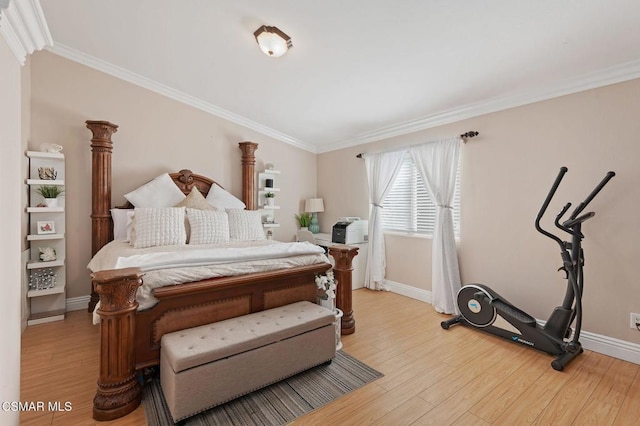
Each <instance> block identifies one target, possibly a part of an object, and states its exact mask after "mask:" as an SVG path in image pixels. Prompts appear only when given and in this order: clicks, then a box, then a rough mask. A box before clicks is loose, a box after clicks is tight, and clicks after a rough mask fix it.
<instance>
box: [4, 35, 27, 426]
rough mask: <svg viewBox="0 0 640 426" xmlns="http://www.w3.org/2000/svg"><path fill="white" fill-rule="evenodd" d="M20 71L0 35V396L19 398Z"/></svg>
mask: <svg viewBox="0 0 640 426" xmlns="http://www.w3.org/2000/svg"><path fill="white" fill-rule="evenodd" d="M20 74H21V71H20V64H19V63H18V61H17V59H16V57H15V56H14V55H13V53H12V52H11V51H10V50H9V47H8V46H7V44H6V42H5V40H4V38H2V37H0V76H1V77H0V94H1V96H0V117H2V121H1V122H0V123H1V124H0V150H1V152H2V155H0V181H2V192H1V193H2V203H3V205H2V208H0V232H1V233H2V242H3V250H2V256H0V270H1V271H2V297H0V313H1V318H2V321H0V324H1V325H0V342H2V350H0V365H2V380H1V381H0V401H19V400H20V333H21V328H20V322H21V315H20V308H21V306H22V294H21V293H22V292H21V275H22V268H21V265H20V252H21V251H22V248H23V243H22V238H23V236H22V235H21V233H20V229H21V218H22V208H23V207H22V197H21V193H22V191H23V187H24V182H23V179H24V176H23V171H22V167H21V166H22V165H23V161H22V157H23V153H22V144H21V141H22V135H21V124H20V123H21V76H20ZM0 423H1V424H6V425H13V424H18V413H17V412H11V411H4V410H0Z"/></svg>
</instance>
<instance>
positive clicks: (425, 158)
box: [409, 138, 460, 314]
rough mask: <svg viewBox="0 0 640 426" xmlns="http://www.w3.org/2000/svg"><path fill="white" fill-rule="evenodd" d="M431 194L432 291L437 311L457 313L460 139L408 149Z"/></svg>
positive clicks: (458, 285)
mask: <svg viewBox="0 0 640 426" xmlns="http://www.w3.org/2000/svg"><path fill="white" fill-rule="evenodd" d="M409 152H410V153H411V158H412V159H413V161H414V163H415V164H416V167H417V168H418V171H419V173H420V176H421V177H422V180H423V181H424V183H425V186H426V187H427V190H428V191H429V195H430V196H431V198H432V199H433V201H434V203H435V204H436V223H435V229H434V232H433V248H432V260H431V264H432V275H431V292H432V298H433V307H434V308H435V310H436V311H438V312H441V313H445V314H453V313H458V306H457V304H456V296H457V293H458V290H459V289H460V269H459V267H458V253H457V250H456V241H455V235H454V231H453V208H452V206H453V197H454V190H455V184H456V173H457V169H458V158H459V155H460V139H459V138H451V139H446V140H440V141H435V142H429V143H426V144H424V145H419V146H415V147H411V148H410V149H409Z"/></svg>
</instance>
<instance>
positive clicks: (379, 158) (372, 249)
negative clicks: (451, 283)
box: [363, 151, 406, 290]
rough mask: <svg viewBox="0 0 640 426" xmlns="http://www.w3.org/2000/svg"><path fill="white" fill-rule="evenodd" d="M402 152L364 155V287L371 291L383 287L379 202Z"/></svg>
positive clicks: (380, 202)
mask: <svg viewBox="0 0 640 426" xmlns="http://www.w3.org/2000/svg"><path fill="white" fill-rule="evenodd" d="M405 154H406V151H392V152H384V153H381V154H364V155H363V157H364V161H365V167H366V169H367V182H368V183H369V244H367V250H368V252H367V270H366V273H365V277H364V286H365V287H367V288H370V289H373V290H386V288H385V286H384V271H385V252H384V234H383V233H382V214H381V212H380V210H381V209H382V202H383V201H384V197H385V196H386V195H387V193H388V192H389V189H391V185H392V184H393V181H394V179H395V178H396V175H397V174H398V171H399V170H400V166H401V165H402V161H403V159H404V156H405Z"/></svg>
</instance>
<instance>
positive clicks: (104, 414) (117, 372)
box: [92, 268, 143, 421]
mask: <svg viewBox="0 0 640 426" xmlns="http://www.w3.org/2000/svg"><path fill="white" fill-rule="evenodd" d="M142 275H143V273H142V271H140V269H138V268H126V269H118V270H110V271H100V272H96V273H94V274H93V275H92V279H93V283H94V284H95V289H96V292H97V293H98V294H99V295H100V307H99V308H98V314H100V377H99V378H98V390H97V391H96V396H95V397H94V398H93V418H94V419H96V420H101V421H104V420H113V419H117V418H118V417H122V416H124V415H126V414H129V413H130V412H132V411H133V410H135V409H136V408H137V407H138V406H139V405H140V400H141V395H142V387H141V386H140V384H139V383H138V381H137V380H136V370H135V365H136V360H135V352H134V344H135V342H134V339H135V331H136V323H135V318H136V316H135V314H136V309H138V302H136V290H137V289H138V287H139V286H140V285H141V284H142Z"/></svg>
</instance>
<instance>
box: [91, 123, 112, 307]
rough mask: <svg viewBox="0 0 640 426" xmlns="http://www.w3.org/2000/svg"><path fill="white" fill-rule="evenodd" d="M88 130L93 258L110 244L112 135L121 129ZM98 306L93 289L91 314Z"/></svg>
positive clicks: (104, 125)
mask: <svg viewBox="0 0 640 426" xmlns="http://www.w3.org/2000/svg"><path fill="white" fill-rule="evenodd" d="M86 124H87V128H88V129H89V130H91V132H92V133H93V138H92V139H91V153H92V162H93V165H92V168H91V170H92V171H93V173H92V176H91V185H92V189H91V256H94V255H95V254H96V253H97V252H98V250H100V249H101V248H102V247H103V246H104V245H105V244H107V243H108V242H109V241H111V238H112V236H111V232H112V231H111V215H110V213H109V209H110V208H111V151H112V148H113V142H111V135H112V134H114V133H115V132H117V131H118V126H117V125H115V124H112V123H109V122H108V121H91V120H87V121H86ZM96 303H98V294H97V293H96V291H95V290H94V289H93V288H92V289H91V299H90V300H89V312H93V309H94V308H95V306H96Z"/></svg>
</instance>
